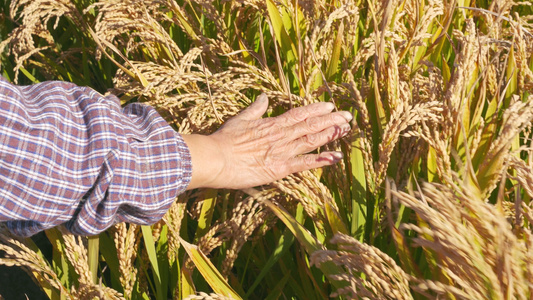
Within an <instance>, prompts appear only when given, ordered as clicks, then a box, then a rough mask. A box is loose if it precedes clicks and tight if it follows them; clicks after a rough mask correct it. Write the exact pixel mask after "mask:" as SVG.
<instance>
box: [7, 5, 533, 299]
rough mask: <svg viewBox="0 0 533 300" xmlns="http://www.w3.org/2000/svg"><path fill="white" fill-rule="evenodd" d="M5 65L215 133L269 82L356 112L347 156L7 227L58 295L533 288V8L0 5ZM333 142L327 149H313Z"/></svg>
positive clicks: (19, 77)
mask: <svg viewBox="0 0 533 300" xmlns="http://www.w3.org/2000/svg"><path fill="white" fill-rule="evenodd" d="M0 7H1V8H2V12H0V13H1V14H0V18H2V24H3V26H2V27H0V37H1V38H2V41H1V42H0V53H2V68H1V72H2V75H3V76H4V77H6V78H8V79H10V80H11V81H13V82H17V83H19V84H29V83H32V82H38V81H43V80H51V79H54V80H66V81H71V82H74V83H76V84H80V85H87V86H91V87H93V88H95V89H97V90H98V91H100V92H101V93H106V92H112V93H115V94H117V95H118V96H119V97H120V98H121V100H122V101H123V103H128V102H132V101H140V102H144V103H147V104H149V105H152V106H154V107H156V108H157V109H158V110H159V111H160V113H161V115H163V116H164V117H165V118H166V119H167V120H168V122H169V124H171V125H172V126H173V127H174V128H175V129H176V130H177V131H179V132H181V133H185V134H186V133H206V134H207V133H211V132H213V131H214V130H216V129H217V128H218V127H219V126H220V125H221V124H222V123H223V122H224V121H225V120H227V119H228V118H230V117H231V116H233V115H235V114H237V113H238V112H239V111H240V110H242V109H243V108H245V107H247V106H248V105H249V104H250V103H251V102H252V101H254V100H255V98H256V97H257V96H258V95H259V94H261V93H266V94H267V95H268V96H269V98H270V99H271V107H270V108H269V111H268V114H269V115H271V116H275V115H278V114H281V113H283V112H284V111H286V110H288V109H290V108H292V107H296V106H301V105H306V104H309V103H313V102H317V101H331V102H333V103H334V104H335V105H336V108H337V109H339V110H347V111H350V112H352V113H353V115H354V121H353V124H352V128H353V129H352V133H351V134H350V136H349V137H347V138H345V139H343V140H340V141H338V142H335V143H333V144H331V145H328V146H327V147H326V148H327V149H328V150H331V149H334V150H341V151H342V152H343V153H344V160H343V161H342V162H341V163H340V164H338V165H336V166H334V167H329V168H324V169H319V170H314V171H307V172H302V173H297V174H293V175H290V176H288V177H287V178H284V179H282V180H279V181H276V182H274V183H272V184H269V185H267V186H262V187H256V188H254V189H247V190H239V191H233V190H212V189H205V190H195V191H189V192H186V193H184V194H182V195H180V196H179V197H178V199H177V200H176V202H175V203H174V205H173V206H172V207H171V208H170V210H169V212H168V213H167V215H166V216H165V217H164V218H163V220H161V221H160V222H159V223H157V224H154V225H153V226H136V225H131V224H118V225H116V226H115V227H113V228H111V229H109V230H108V231H106V232H104V233H102V234H100V235H99V236H96V237H76V236H72V235H70V234H68V233H67V232H64V231H63V229H61V228H56V229H52V230H48V231H46V232H45V234H46V237H47V239H48V240H49V241H50V244H51V246H50V247H51V248H52V253H53V254H52V257H46V255H44V254H43V251H42V249H39V247H37V245H36V244H35V243H34V241H33V240H32V239H21V238H19V237H15V236H12V235H11V234H10V233H9V232H7V231H6V230H5V229H1V231H0V240H1V243H0V250H1V251H3V256H2V257H1V258H0V264H4V265H9V266H18V267H22V268H24V269H25V270H27V272H28V273H30V274H31V275H32V276H33V277H34V278H35V281H36V282H37V283H38V284H39V286H40V287H41V288H42V289H43V291H44V292H45V293H46V294H47V295H48V296H49V297H50V298H51V299H78V298H81V299H85V298H93V297H97V298H111V299H168V298H172V299H278V298H282V299H323V298H330V297H332V298H338V299H363V298H364V299H530V298H531V297H533V267H532V266H533V261H532V260H533V255H532V254H533V253H531V251H533V250H532V249H533V244H532V240H533V239H532V230H531V229H532V227H531V222H533V212H532V211H531V209H532V207H531V204H530V199H531V197H532V196H533V168H532V163H531V161H530V157H531V154H532V151H533V149H532V148H531V138H532V120H533V96H532V95H531V94H532V91H533V71H532V70H533V57H532V56H533V46H532V45H533V17H532V15H533V7H532V5H531V3H530V2H518V1H516V2H515V1H509V0H493V1H487V0H477V1H470V0H444V1H438V0H367V1H362V0H352V1H349V0H328V1H326V0H308V1H307V0H296V1H290V0H279V1H274V0H266V1H255V0H239V1H203V0H191V1H182V0H140V1H139V0H137V1H136V0H124V1H118V0H101V1H94V0H58V1H47V0H33V1H30V0H11V1H0ZM321 150H322V149H321Z"/></svg>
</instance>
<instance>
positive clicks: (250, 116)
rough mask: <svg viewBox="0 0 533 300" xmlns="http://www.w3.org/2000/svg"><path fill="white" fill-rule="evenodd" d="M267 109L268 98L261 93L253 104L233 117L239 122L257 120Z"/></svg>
mask: <svg viewBox="0 0 533 300" xmlns="http://www.w3.org/2000/svg"><path fill="white" fill-rule="evenodd" d="M267 108H268V97H267V95H266V94H265V93H263V94H261V95H259V97H257V99H256V100H255V102H254V103H252V104H251V105H250V106H248V107H247V108H246V109H245V110H243V111H242V112H240V113H239V114H238V115H237V116H235V118H236V119H241V120H257V119H260V118H261V117H262V116H263V115H264V114H265V112H266V110H267Z"/></svg>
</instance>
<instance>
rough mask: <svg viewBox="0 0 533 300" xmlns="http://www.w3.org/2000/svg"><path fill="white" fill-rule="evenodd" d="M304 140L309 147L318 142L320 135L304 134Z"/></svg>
mask: <svg viewBox="0 0 533 300" xmlns="http://www.w3.org/2000/svg"><path fill="white" fill-rule="evenodd" d="M303 140H304V143H305V144H306V145H307V146H309V147H315V146H316V145H317V144H318V136H317V135H316V134H308V135H306V136H304V138H303Z"/></svg>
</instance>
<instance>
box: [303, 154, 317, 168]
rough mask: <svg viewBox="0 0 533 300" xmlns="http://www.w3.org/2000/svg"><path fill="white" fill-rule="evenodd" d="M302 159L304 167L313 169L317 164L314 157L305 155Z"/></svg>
mask: <svg viewBox="0 0 533 300" xmlns="http://www.w3.org/2000/svg"><path fill="white" fill-rule="evenodd" d="M302 159H303V165H304V166H305V167H306V168H308V169H310V168H312V167H313V166H314V164H315V159H314V157H313V156H312V155H304V156H303V157H302Z"/></svg>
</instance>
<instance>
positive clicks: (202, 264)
mask: <svg viewBox="0 0 533 300" xmlns="http://www.w3.org/2000/svg"><path fill="white" fill-rule="evenodd" d="M180 243H181V245H182V246H183V248H184V249H185V251H186V252H187V254H188V255H189V257H190V258H191V260H192V261H193V263H194V265H195V266H196V268H197V269H198V271H200V273H201V274H202V276H203V277H204V279H205V280H206V281H207V283H208V284H209V286H210V287H211V288H212V289H213V291H215V293H217V294H220V295H224V296H226V297H231V298H232V299H242V298H241V297H240V296H239V294H237V293H236V292H235V291H234V290H233V289H232V288H231V286H230V285H229V284H228V282H227V281H226V280H224V277H222V274H220V272H219V271H218V270H217V269H216V268H215V266H214V265H213V264H212V263H211V261H210V260H209V259H208V258H207V257H206V256H205V255H204V254H203V253H202V252H201V251H200V250H198V247H197V246H195V245H193V244H189V243H187V242H186V241H184V240H183V239H182V238H180Z"/></svg>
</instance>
